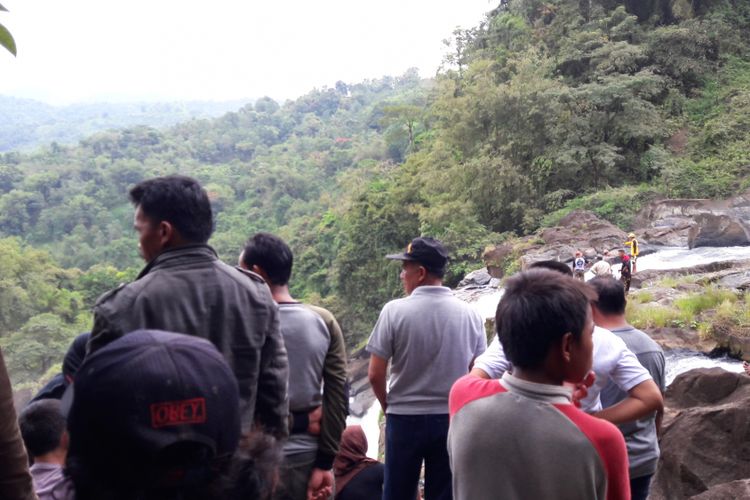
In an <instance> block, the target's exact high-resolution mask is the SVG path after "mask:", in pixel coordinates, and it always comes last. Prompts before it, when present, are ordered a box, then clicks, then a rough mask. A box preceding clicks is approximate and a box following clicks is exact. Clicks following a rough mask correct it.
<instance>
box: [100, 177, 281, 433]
mask: <svg viewBox="0 0 750 500" xmlns="http://www.w3.org/2000/svg"><path fill="white" fill-rule="evenodd" d="M130 200H131V201H132V203H133V205H134V206H135V209H136V210H135V220H134V226H135V230H136V232H137V233H138V235H139V249H140V253H141V256H142V257H143V258H144V259H145V260H146V261H147V262H148V264H147V265H146V267H145V268H144V269H143V270H142V271H141V273H140V274H139V275H138V278H137V279H136V280H135V281H134V282H132V283H129V284H127V285H122V286H120V287H119V288H117V289H115V290H112V291H110V292H108V293H106V294H104V295H103V296H102V297H100V298H99V300H98V301H97V303H96V305H95V306H94V328H93V331H92V333H91V341H90V344H89V349H90V351H95V350H96V349H98V348H100V347H102V346H103V345H105V344H107V343H109V342H111V341H112V340H115V339H117V338H119V337H121V336H122V335H125V334H127V333H129V332H132V331H134V330H138V329H159V330H167V331H172V332H179V333H186V334H189V335H195V336H198V337H203V338H206V339H208V340H210V341H211V342H213V343H214V345H216V347H217V348H218V349H219V351H220V352H221V353H222V354H224V356H225V358H226V360H227V362H228V363H229V366H230V367H231V368H232V370H233V371H234V374H235V376H236V377H237V382H238V383H239V389H240V411H241V416H242V426H243V430H244V431H248V430H249V429H250V428H251V427H253V426H255V425H258V426H260V427H262V428H263V429H264V430H265V431H266V432H269V433H271V434H273V435H275V436H276V437H283V436H285V435H286V434H287V427H288V422H287V415H288V402H287V392H286V386H287V378H288V364H287V356H286V350H285V349H284V341H283V339H282V337H281V333H280V331H279V318H278V308H277V306H276V304H275V303H274V301H273V298H272V297H271V293H270V292H269V290H268V287H267V286H266V284H265V282H264V281H263V279H262V278H261V277H260V276H258V275H257V274H255V273H252V272H248V271H244V270H241V269H238V268H234V267H231V266H228V265H227V264H224V263H223V262H221V261H220V260H219V259H218V257H217V255H216V252H215V251H214V250H213V249H212V248H211V247H210V246H208V245H207V241H208V239H209V237H210V236H211V233H212V231H213V217H212V212H211V204H210V202H209V200H208V195H207V194H206V191H205V190H204V189H203V188H202V187H201V186H200V185H199V184H198V182H197V181H195V180H194V179H191V178H189V177H182V176H169V177H158V178H155V179H150V180H147V181H144V182H141V183H140V184H138V185H136V186H135V187H134V188H133V189H131V191H130Z"/></svg>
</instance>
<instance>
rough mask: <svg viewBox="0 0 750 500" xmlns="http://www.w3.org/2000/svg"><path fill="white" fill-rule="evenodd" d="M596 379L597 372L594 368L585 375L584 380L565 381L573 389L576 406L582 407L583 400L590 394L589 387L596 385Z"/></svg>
mask: <svg viewBox="0 0 750 500" xmlns="http://www.w3.org/2000/svg"><path fill="white" fill-rule="evenodd" d="M595 380H596V374H595V373H594V372H593V370H592V371H590V372H589V374H588V375H586V376H585V377H584V379H583V380H581V381H580V382H578V383H577V384H574V383H572V382H565V386H566V387H570V388H571V389H573V404H574V405H575V406H576V408H580V407H581V400H582V399H584V398H585V397H586V396H588V395H589V387H591V386H592V385H594V381H595Z"/></svg>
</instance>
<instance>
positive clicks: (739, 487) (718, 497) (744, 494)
mask: <svg viewBox="0 0 750 500" xmlns="http://www.w3.org/2000/svg"><path fill="white" fill-rule="evenodd" d="M738 498H750V479H741V480H739V481H732V482H731V483H724V484H719V485H717V486H712V487H710V488H709V489H707V490H706V491H704V492H703V493H701V494H700V495H695V496H692V497H690V500H737V499H738Z"/></svg>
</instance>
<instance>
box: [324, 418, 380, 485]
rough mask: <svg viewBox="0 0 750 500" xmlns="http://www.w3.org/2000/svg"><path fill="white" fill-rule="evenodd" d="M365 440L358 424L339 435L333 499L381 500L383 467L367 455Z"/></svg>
mask: <svg viewBox="0 0 750 500" xmlns="http://www.w3.org/2000/svg"><path fill="white" fill-rule="evenodd" d="M366 453H367V437H365V433H364V431H363V430H362V427H360V426H359V425H351V426H349V427H347V428H346V429H344V432H343V434H342V435H341V446H340V447H339V453H338V455H336V460H335V461H334V462H333V474H334V477H335V478H336V481H335V485H336V496H335V500H380V499H381V498H382V497H383V470H384V467H383V464H381V463H380V462H378V461H377V460H373V459H372V458H368V457H367V455H366Z"/></svg>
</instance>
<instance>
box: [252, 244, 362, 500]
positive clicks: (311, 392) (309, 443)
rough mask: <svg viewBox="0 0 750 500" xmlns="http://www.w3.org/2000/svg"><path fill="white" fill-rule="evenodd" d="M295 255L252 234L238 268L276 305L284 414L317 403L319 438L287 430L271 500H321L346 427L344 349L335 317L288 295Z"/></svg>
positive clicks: (329, 484)
mask: <svg viewBox="0 0 750 500" xmlns="http://www.w3.org/2000/svg"><path fill="white" fill-rule="evenodd" d="M293 260H294V257H293V255H292V251H291V249H290V248H289V246H288V245H287V244H286V243H285V242H284V241H283V240H282V239H281V238H279V237H278V236H275V235H273V234H269V233H257V234H255V235H253V236H252V237H251V238H250V239H249V240H248V242H247V244H246V245H245V249H244V251H243V252H242V255H241V256H240V266H241V267H243V268H245V269H247V270H248V271H253V272H255V273H257V274H259V275H260V276H262V277H263V279H265V280H266V282H267V283H268V286H269V288H270V289H271V295H272V297H273V299H274V300H275V301H276V303H277V304H278V305H279V325H280V327H281V334H282V336H283V337H284V344H285V346H286V351H287V355H288V357H289V366H290V367H292V369H291V370H290V371H289V410H290V412H291V413H292V414H299V413H303V414H307V413H308V412H309V411H310V410H311V409H314V408H317V407H320V406H321V405H322V419H321V423H320V433H319V435H312V434H310V433H309V432H307V429H301V430H296V429H295V428H294V427H293V428H292V433H291V435H290V436H289V439H288V440H287V441H286V442H285V443H284V463H283V465H282V467H281V471H280V481H279V487H278V488H277V490H276V493H275V494H274V499H276V500H306V499H309V498H326V497H328V496H330V494H331V492H332V488H333V473H332V472H331V469H332V466H333V460H334V458H335V457H336V453H337V452H338V448H339V441H340V440H341V433H342V432H343V430H344V427H345V425H346V414H347V408H348V401H347V399H346V391H345V386H346V351H345V349H344V337H343V335H342V334H341V329H340V328H339V325H338V323H337V322H336V319H335V318H334V317H333V315H332V314H331V313H330V312H328V311H327V310H325V309H323V308H321V307H315V306H310V305H307V304H302V303H301V302H297V301H296V300H294V298H293V297H292V295H291V294H290V292H289V279H290V277H291V274H292V264H293Z"/></svg>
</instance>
